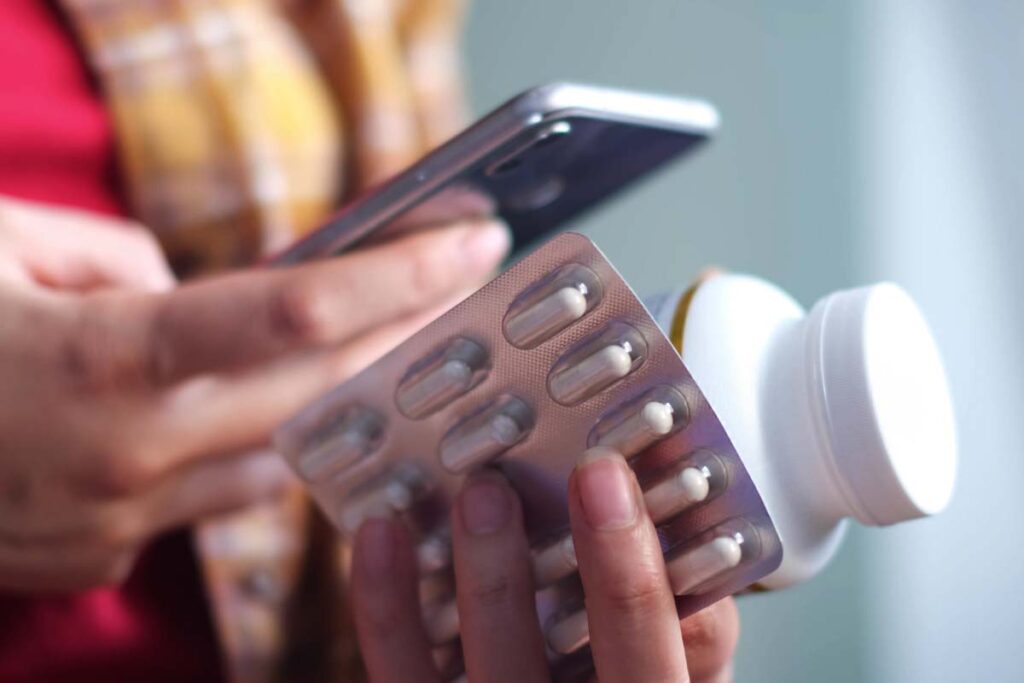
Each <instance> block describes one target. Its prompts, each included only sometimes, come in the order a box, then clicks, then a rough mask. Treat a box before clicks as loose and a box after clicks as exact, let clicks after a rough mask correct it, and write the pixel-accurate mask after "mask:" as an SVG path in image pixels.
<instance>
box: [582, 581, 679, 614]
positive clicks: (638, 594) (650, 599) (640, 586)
mask: <svg viewBox="0 0 1024 683" xmlns="http://www.w3.org/2000/svg"><path fill="white" fill-rule="evenodd" d="M599 590H600V591H601V594H602V595H603V601H604V602H605V603H606V604H607V606H608V608H609V609H610V610H611V611H612V612H613V613H614V614H615V615H617V616H620V617H624V616H631V615H645V614H649V613H652V612H654V611H655V610H656V609H657V608H658V607H659V606H660V605H661V603H662V601H664V600H666V599H667V595H668V590H667V587H666V586H665V585H664V580H663V579H662V578H661V577H660V576H658V575H657V574H656V573H654V572H647V571H644V572H641V573H638V574H636V575H635V576H631V577H629V578H628V579H625V580H614V579H613V580H608V581H604V582H603V583H602V585H601V586H600V587H599Z"/></svg>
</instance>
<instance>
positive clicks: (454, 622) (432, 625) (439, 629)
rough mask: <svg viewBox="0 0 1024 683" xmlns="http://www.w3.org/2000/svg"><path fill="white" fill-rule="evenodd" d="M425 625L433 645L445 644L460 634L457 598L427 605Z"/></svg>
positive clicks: (428, 638)
mask: <svg viewBox="0 0 1024 683" xmlns="http://www.w3.org/2000/svg"><path fill="white" fill-rule="evenodd" d="M423 627H424V629H425V630H426V632H427V640H429V641H430V643H431V645H444V644H445V643H449V642H451V641H453V640H455V638H456V637H457V636H458V635H459V608H458V605H457V604H456V602H455V599H454V598H452V599H449V600H445V601H442V602H439V603H437V604H435V605H432V606H430V607H427V608H426V609H425V610H424V614H423Z"/></svg>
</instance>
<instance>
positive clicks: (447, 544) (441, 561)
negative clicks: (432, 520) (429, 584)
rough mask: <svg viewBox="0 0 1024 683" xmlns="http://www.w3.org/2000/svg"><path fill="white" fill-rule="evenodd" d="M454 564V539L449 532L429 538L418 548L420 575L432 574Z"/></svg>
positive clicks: (417, 557) (417, 558)
mask: <svg viewBox="0 0 1024 683" xmlns="http://www.w3.org/2000/svg"><path fill="white" fill-rule="evenodd" d="M451 563H452V539H451V537H450V536H449V535H448V533H447V532H444V533H435V534H432V535H430V536H427V537H426V538H425V539H423V540H422V541H420V544H419V545H418V546H416V565H417V566H418V567H419V570H420V573H423V574H430V573H432V572H437V571H440V570H442V569H445V568H447V567H449V566H450V565H451Z"/></svg>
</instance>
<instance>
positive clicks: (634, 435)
mask: <svg viewBox="0 0 1024 683" xmlns="http://www.w3.org/2000/svg"><path fill="white" fill-rule="evenodd" d="M674 420H675V408H673V407H672V404H671V403H661V402H660V401H648V402H647V403H644V404H643V406H641V408H640V410H638V411H637V412H636V414H634V415H631V416H629V417H628V418H626V419H625V420H623V421H622V422H621V423H620V424H617V425H615V426H614V427H612V428H611V429H609V430H608V431H607V432H606V433H605V434H604V435H603V436H602V437H601V438H600V439H599V440H598V442H597V445H598V446H608V447H609V448H614V449H615V450H617V451H618V452H619V453H622V455H623V456H625V457H627V458H628V457H630V456H633V455H636V454H637V453H639V452H640V451H642V450H643V449H645V448H647V447H648V446H650V445H651V444H652V443H654V442H655V441H657V440H658V439H660V438H661V437H663V436H665V435H666V434H668V433H669V432H670V431H672V426H673V422H674Z"/></svg>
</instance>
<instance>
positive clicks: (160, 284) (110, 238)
mask: <svg viewBox="0 0 1024 683" xmlns="http://www.w3.org/2000/svg"><path fill="white" fill-rule="evenodd" d="M0 225H2V226H3V227H4V228H5V230H6V231H7V232H8V234H9V235H10V236H11V248H12V249H13V250H14V251H15V252H16V254H17V257H18V259H19V260H20V261H21V262H22V264H23V265H24V267H25V269H26V270H27V272H28V274H29V275H30V276H31V277H32V278H33V279H34V280H35V281H36V282H38V283H40V284H42V285H45V286H49V287H56V288H60V289H75V290H89V289H93V288H96V287H104V286H107V287H109V286H121V287H129V288H137V289H145V290H149V291H166V290H168V289H170V288H171V287H172V286H173V285H174V276H173V275H172V274H171V269H170V267H169V266H168V265H167V261H166V259H164V256H163V254H162V252H161V250H160V247H159V245H158V244H157V242H156V240H155V239H154V238H153V236H152V235H151V234H150V233H149V232H148V231H147V230H146V229H145V228H143V227H141V226H140V225H138V224H136V223H133V222H130V221H125V220H121V219H118V218H111V217H108V216H101V215H98V214H92V213H88V212H85V211H78V210H73V209H66V208H60V207H56V206H45V205H41V204H32V203H29V202H22V201H14V200H7V199H5V200H3V201H2V202H0Z"/></svg>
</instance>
